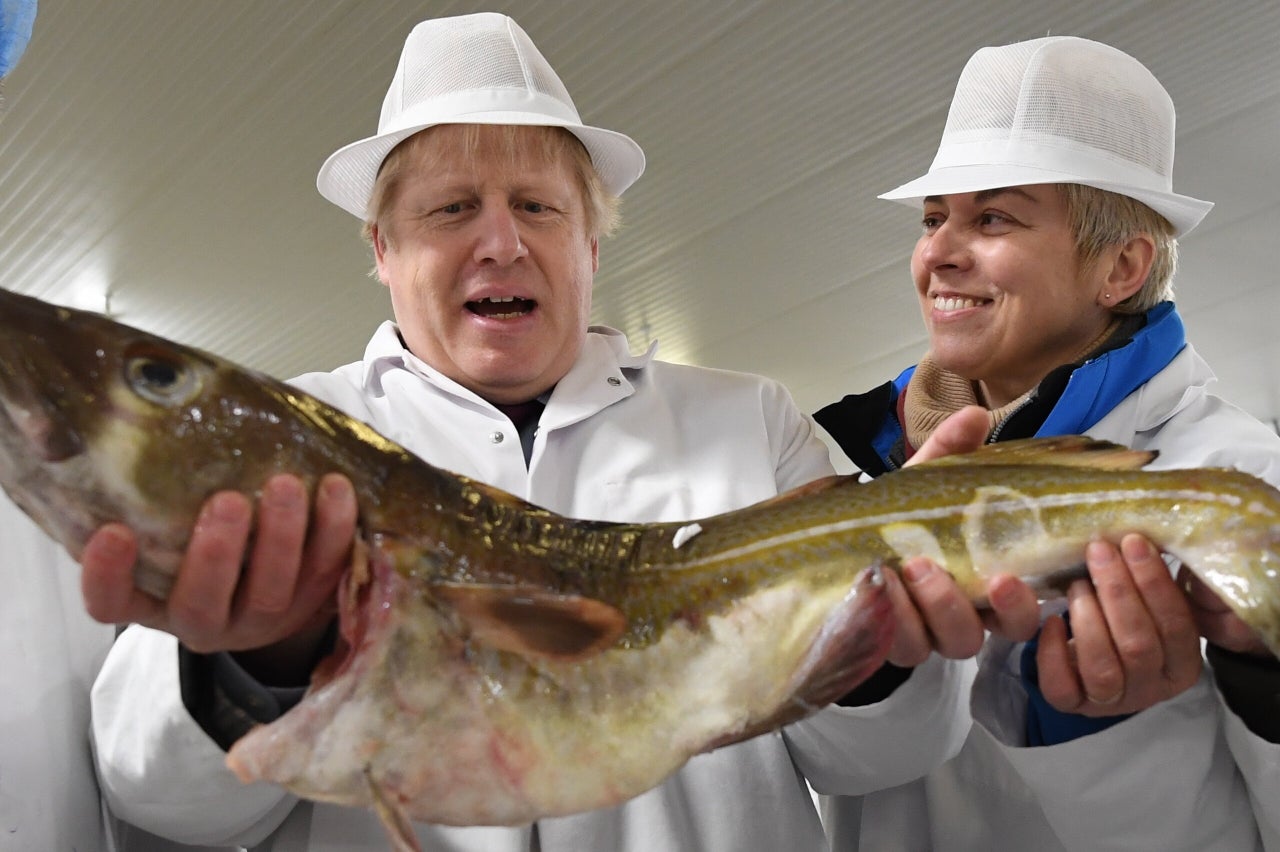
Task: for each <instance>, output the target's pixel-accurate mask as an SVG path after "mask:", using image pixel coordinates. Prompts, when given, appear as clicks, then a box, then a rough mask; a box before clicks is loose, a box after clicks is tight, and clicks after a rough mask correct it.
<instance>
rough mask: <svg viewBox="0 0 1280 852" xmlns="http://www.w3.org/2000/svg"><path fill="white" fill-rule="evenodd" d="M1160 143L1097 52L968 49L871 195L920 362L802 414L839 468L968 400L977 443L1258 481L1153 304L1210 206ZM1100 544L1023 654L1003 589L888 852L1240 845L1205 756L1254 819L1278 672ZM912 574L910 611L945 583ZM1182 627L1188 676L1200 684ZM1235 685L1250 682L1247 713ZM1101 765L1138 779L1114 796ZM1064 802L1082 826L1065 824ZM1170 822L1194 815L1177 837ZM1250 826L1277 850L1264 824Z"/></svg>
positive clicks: (1225, 794)
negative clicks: (958, 713)
mask: <svg viewBox="0 0 1280 852" xmlns="http://www.w3.org/2000/svg"><path fill="white" fill-rule="evenodd" d="M1173 129H1174V109H1173V104H1172V101H1171V100H1170V99H1169V96H1168V94H1167V93H1166V92H1165V90H1164V88H1163V87H1162V86H1161V85H1160V83H1159V82H1158V81H1157V80H1156V79H1155V77H1154V76H1152V75H1151V74H1150V72H1148V71H1147V69H1146V68H1145V67H1143V66H1142V65H1141V64H1140V63H1138V62H1137V60H1135V59H1133V58H1132V57H1130V56H1128V55H1127V54H1124V53H1122V52H1120V51H1118V50H1115V49H1114V48H1111V47H1108V46H1107V45H1103V44H1099V43H1097V42H1092V41H1086V40H1084V39H1079V38H1065V37H1059V38H1044V39H1036V40H1033V41H1028V42H1021V43H1017V44H1011V45H1006V46H1003V47H988V48H983V49H982V50H979V51H978V52H977V53H975V54H974V55H973V57H972V58H971V59H970V60H969V63H968V65H966V66H965V69H964V71H963V73H962V74H961V77H960V80H959V83H958V84H957V86H956V92H955V97H954V99H953V101H952V104H951V110H950V113H949V115H948V118H947V125H946V129H945V130H944V131H943V135H942V141H941V144H940V145H939V148H938V153H937V156H936V158H935V159H934V162H933V165H932V167H931V168H930V170H929V172H928V173H927V174H926V175H924V176H922V177H920V178H918V179H916V180H913V181H910V182H909V183H906V184H904V185H903V186H901V187H898V188H897V189H894V190H892V191H890V192H887V193H885V194H884V195H882V196H881V198H885V199H889V200H894V201H902V202H905V203H909V204H913V205H921V208H920V209H922V211H923V215H922V223H923V231H922V233H921V234H920V236H919V238H918V240H917V242H916V245H915V250H914V251H913V253H912V256H911V276H912V280H913V282H914V285H915V290H916V295H917V297H918V300H919V304H920V309H921V313H922V315H923V318H924V324H925V328H926V330H927V331H928V335H929V350H928V352H926V353H925V354H924V356H923V357H922V358H921V360H920V362H919V363H918V364H917V365H915V366H913V367H910V368H908V369H907V370H905V371H904V372H903V373H902V374H901V375H899V376H898V378H897V379H895V380H894V381H891V382H888V383H886V384H884V385H882V386H881V387H879V388H877V389H875V390H874V391H871V392H869V393H865V394H857V395H853V396H847V397H845V398H844V399H843V400H841V401H840V402H837V403H834V404H832V405H830V406H827V407H826V408H824V409H823V410H821V411H819V412H818V413H817V415H816V418H817V420H818V422H819V423H820V424H821V425H822V426H824V427H825V428H826V429H827V430H828V432H830V433H831V435H832V436H833V437H834V438H835V439H836V441H837V442H838V443H839V445H840V446H841V447H842V448H843V449H844V450H845V452H846V453H847V454H848V455H849V457H850V458H851V459H852V460H853V461H854V463H855V464H857V465H858V466H860V467H861V468H862V469H863V470H864V471H865V472H867V473H868V474H870V475H880V474H884V473H888V472H890V471H893V470H895V469H897V468H898V467H900V466H901V465H903V464H904V463H905V462H906V460H907V459H908V458H910V457H911V456H912V454H913V453H914V452H915V448H916V447H919V446H921V444H922V443H923V442H924V441H925V440H926V439H927V438H928V437H929V435H930V434H932V432H933V431H934V429H935V428H936V427H937V426H938V424H939V423H940V422H942V421H943V420H944V419H945V418H946V417H947V416H948V415H949V414H951V413H953V412H954V411H956V410H958V409H959V408H961V407H963V406H966V405H974V404H977V405H980V406H982V407H983V408H985V409H986V410H987V414H988V422H989V427H990V433H989V437H988V440H989V441H993V442H994V441H1005V440H1009V439H1013V438H1021V437H1029V436H1032V435H1061V434H1071V433H1080V432H1087V433H1088V434H1090V435H1092V436H1094V437H1097V438H1106V439H1108V440H1112V441H1116V442H1119V443H1124V444H1129V445H1131V446H1134V447H1137V448H1142V449H1154V450H1158V451H1159V453H1160V456H1159V458H1158V460H1157V462H1156V464H1155V466H1159V467H1200V466H1206V467H1207V466H1234V467H1239V468H1241V469H1244V470H1247V471H1249V472H1251V473H1253V474H1255V475H1257V476H1260V477H1263V478H1265V479H1267V480H1268V481H1269V482H1271V483H1272V484H1277V483H1280V438H1277V436H1276V434H1275V433H1274V432H1272V431H1271V430H1270V429H1269V428H1268V427H1266V426H1265V425H1263V424H1261V423H1259V422H1258V421H1256V420H1254V419H1253V418H1251V417H1249V416H1248V415H1246V414H1245V413H1244V412H1242V411H1241V410H1239V409H1237V408H1235V407H1234V406H1232V405H1230V404H1229V403H1227V402H1224V401H1223V400H1221V399H1219V398H1218V397H1216V396H1213V395H1212V394H1210V393H1209V392H1208V390H1207V389H1206V386H1207V385H1208V384H1209V382H1210V381H1212V379H1213V374H1212V372H1211V371H1210V370H1209V368H1208V366H1207V365H1206V364H1205V363H1204V361H1202V360H1201V359H1200V357H1199V356H1198V355H1197V354H1196V352H1195V350H1194V349H1193V348H1192V347H1191V346H1190V345H1189V344H1187V342H1186V340H1185V337H1184V334H1183V327H1182V322H1181V320H1180V318H1179V316H1178V312H1177V310H1176V309H1175V307H1174V305H1173V302H1172V301H1170V299H1171V297H1172V286H1171V277H1172V274H1173V268H1174V265H1175V261H1176V256H1177V242H1176V238H1177V237H1179V236H1182V235H1185V234H1186V233H1187V232H1188V231H1190V230H1191V229H1192V228H1194V227H1195V226H1196V225H1197V224H1198V223H1199V222H1200V220H1201V219H1202V218H1203V217H1204V216H1205V215H1206V214H1207V213H1208V211H1209V209H1210V207H1211V206H1212V205H1210V204H1209V203H1207V202H1203V201H1199V200H1197V199H1194V198H1189V197H1187V196H1183V195H1178V194H1176V193H1174V192H1173V188H1172V178H1171V175H1172V170H1173ZM1117 544H1119V542H1113V543H1110V544H1107V543H1099V544H1097V545H1095V547H1094V550H1093V552H1092V554H1091V560H1090V563H1089V566H1088V567H1089V572H1090V577H1091V579H1092V580H1093V583H1092V584H1090V583H1089V582H1088V581H1083V580H1082V581H1077V582H1076V583H1075V584H1074V585H1073V586H1072V587H1071V590H1070V593H1069V595H1068V603H1067V604H1066V606H1065V612H1062V610H1063V608H1062V607H1059V608H1058V609H1056V610H1055V611H1056V612H1060V613H1061V615H1051V616H1050V617H1049V618H1047V619H1046V620H1045V621H1044V624H1043V627H1042V629H1041V630H1040V632H1039V634H1038V635H1037V636H1036V638H1034V639H1032V641H1030V642H1026V643H1024V644H1019V640H1021V639H1025V638H1026V636H1025V635H1014V633H1015V632H1014V631H1012V630H1010V629H1008V627H1007V625H1008V624H1012V623H1015V622H1016V621H1018V620H1020V619H1022V618H1024V617H1025V618H1030V619H1031V622H1030V623H1031V624H1032V625H1034V624H1036V623H1038V620H1039V613H1038V611H1037V609H1036V605H1035V601H1034V598H1033V596H1032V595H1030V594H1029V593H1025V592H1023V591H1022V590H1021V588H1020V584H1018V583H1017V582H1016V581H1011V583H1010V585H1009V586H1008V587H1006V589H1007V590H1008V591H1009V595H1010V597H1009V598H1008V600H1007V601H1006V603H1007V604H1008V605H1007V606H1005V607H1003V608H998V609H997V614H996V615H994V616H989V617H988V624H989V626H990V627H991V629H992V635H991V636H990V638H989V639H988V640H987V645H986V647H985V648H984V650H983V652H982V653H981V654H980V655H979V660H980V661H981V669H980V672H979V675H978V679H977V681H976V684H975V687H974V695H973V697H972V706H973V709H974V721H975V726H974V729H973V731H972V732H971V734H970V736H969V738H968V740H967V742H966V744H965V746H964V748H963V749H962V750H961V752H960V754H959V756H958V757H956V758H955V759H954V760H952V761H951V762H950V763H949V764H948V765H947V766H945V767H943V768H942V769H941V770H939V771H938V772H936V773H934V775H933V776H931V778H930V780H929V781H928V782H927V783H925V784H919V785H914V786H911V787H908V788H906V789H904V790H903V791H900V792H901V794H902V798H901V801H903V802H906V803H908V808H909V809H911V808H913V809H915V811H917V812H918V814H919V816H920V819H919V820H918V821H916V822H915V823H914V824H916V825H920V826H922V827H921V828H919V829H916V830H918V831H921V832H923V835H922V837H921V839H920V843H919V844H914V843H907V842H904V843H901V844H900V845H902V846H907V847H910V846H914V845H920V846H929V847H930V848H940V844H939V843H938V838H939V837H940V836H947V837H950V836H963V837H966V838H968V842H969V843H970V844H971V848H977V847H982V848H997V847H998V848H1020V849H1024V848H1025V849H1043V848H1062V847H1066V848H1115V847H1116V846H1117V845H1119V846H1126V844H1127V841H1125V840H1124V838H1125V835H1126V832H1135V831H1136V832H1138V834H1136V835H1134V840H1133V843H1134V844H1136V845H1139V846H1142V847H1144V848H1170V849H1172V848H1178V849H1183V848H1186V849H1200V848H1208V847H1209V846H1214V847H1215V848H1253V846H1254V844H1255V843H1256V840H1255V839H1254V838H1255V828H1254V824H1253V823H1254V820H1250V818H1249V816H1248V814H1247V813H1242V810H1243V809H1242V808H1240V806H1239V803H1240V802H1241V801H1248V799H1247V798H1241V797H1242V796H1243V791H1242V790H1241V789H1240V780H1239V776H1238V775H1236V774H1235V769H1234V768H1233V767H1232V765H1231V764H1232V760H1231V758H1232V757H1233V758H1234V759H1235V761H1236V764H1237V765H1238V766H1239V768H1240V769H1241V771H1242V772H1243V773H1244V775H1245V777H1246V778H1247V779H1248V781H1249V782H1250V783H1251V784H1252V785H1253V786H1254V790H1253V793H1254V797H1255V798H1254V799H1253V801H1269V800H1270V801H1274V797H1275V796H1276V795H1277V791H1276V790H1275V777H1274V773H1273V772H1270V771H1269V770H1265V769H1263V768H1262V767H1265V766H1267V765H1275V762H1276V761H1277V760H1280V745H1277V744H1276V740H1277V739H1280V736H1277V734H1280V731H1277V728H1276V726H1275V725H1274V723H1272V722H1271V721H1270V719H1271V714H1272V712H1273V711H1272V710H1270V709H1269V708H1270V707H1274V701H1275V700H1276V698H1277V697H1280V665H1278V664H1277V662H1276V660H1275V659H1274V658H1273V657H1271V655H1270V654H1269V653H1268V652H1267V651H1266V650H1265V648H1264V647H1263V646H1262V644H1261V643H1260V642H1259V641H1258V639H1257V637H1255V636H1252V635H1251V634H1250V633H1249V631H1248V630H1247V629H1244V628H1243V626H1242V625H1241V624H1239V623H1235V621H1234V619H1232V618H1231V617H1230V616H1229V615H1224V614H1223V613H1222V608H1221V605H1220V604H1219V603H1218V602H1217V600H1216V599H1215V598H1214V597H1213V596H1212V595H1210V594H1207V593H1206V592H1205V590H1204V589H1203V588H1201V587H1200V586H1199V585H1198V584H1197V583H1196V582H1195V581H1194V580H1193V579H1192V578H1190V577H1189V576H1186V574H1185V572H1184V574H1183V575H1181V576H1180V578H1179V579H1180V580H1181V583H1179V582H1175V578H1174V577H1173V575H1172V574H1171V573H1170V571H1169V570H1168V569H1167V568H1166V566H1165V563H1164V562H1163V561H1162V560H1161V559H1159V558H1157V554H1156V552H1155V550H1154V549H1153V548H1151V547H1150V545H1149V543H1146V542H1144V541H1143V540H1142V539H1141V538H1139V537H1136V536H1134V537H1129V538H1127V539H1125V540H1124V542H1123V550H1122V551H1121V550H1120V549H1119V548H1118V547H1117ZM921 577H922V579H921V581H920V582H919V583H918V584H915V585H912V587H911V593H912V594H913V595H916V596H923V595H925V594H927V593H928V583H929V582H930V581H931V579H932V582H934V583H935V585H936V584H943V585H945V584H946V583H947V582H949V581H948V580H947V578H945V577H940V576H938V574H937V573H934V574H930V573H929V572H927V571H926V572H924V573H923V574H922V575H921ZM909 585H911V584H909ZM1183 586H1185V588H1186V590H1187V591H1188V592H1189V593H1184V591H1183ZM997 603H999V601H997V600H995V599H994V598H993V605H995V604H997ZM1019 613H1021V614H1019ZM1197 629H1198V631H1199V633H1202V634H1203V636H1204V637H1205V638H1207V639H1208V640H1209V643H1210V645H1209V649H1210V650H1209V652H1208V653H1209V660H1210V661H1212V662H1214V663H1215V666H1214V670H1215V678H1214V679H1210V678H1208V677H1201V670H1202V667H1203V665H1204V661H1203V660H1202V658H1201V650H1200V648H1201V644H1200V641H1199V640H1200V636H1199V635H1197ZM1259 683H1266V684H1269V686H1268V687H1267V688H1265V689H1263V690H1262V695H1261V697H1260V695H1259V693H1258V692H1256V691H1253V687H1254V686H1256V685H1257V684H1259ZM1215 686H1216V687H1217V689H1215V688H1214V687H1215ZM1246 687H1247V688H1246ZM1219 702H1221V703H1223V704H1225V706H1226V707H1227V708H1228V709H1227V710H1226V712H1225V718H1226V732H1225V736H1224V734H1223V732H1222V731H1221V730H1220V729H1219V723H1218V719H1219V712H1218V706H1217V705H1218V704H1219ZM1175 740H1176V741H1179V742H1182V743H1186V744H1188V745H1187V747H1188V748H1192V749H1195V750H1197V751H1198V753H1199V754H1200V755H1202V758H1203V762H1202V764H1201V765H1203V766H1213V767H1217V768H1216V769H1212V770H1208V771H1205V772H1202V773H1200V774H1198V775H1197V774H1191V775H1188V774H1187V773H1186V771H1185V767H1186V763H1185V759H1184V758H1183V757H1182V756H1181V754H1179V756H1178V757H1177V758H1173V759H1172V760H1176V761H1177V762H1176V763H1173V762H1171V757H1170V755H1168V754H1166V753H1165V752H1166V751H1168V750H1167V749H1166V748H1165V746H1164V745H1163V743H1166V742H1169V741H1175ZM1227 742H1229V743H1230V752H1231V753H1230V755H1228V754H1227V751H1228V749H1227V746H1226V745H1225V743H1227ZM1032 746H1035V748H1031V747H1032ZM1121 764H1123V765H1125V766H1130V767H1141V770H1140V771H1141V773H1142V777H1143V778H1144V779H1147V780H1146V781H1144V783H1143V784H1142V785H1138V786H1134V785H1125V784H1123V783H1121V782H1120V781H1119V780H1118V779H1119V778H1121V777H1122V776H1121V775H1120V774H1119V773H1117V771H1116V770H1117V769H1118V768H1119V766H1120V765H1121ZM958 778H964V779H965V785H962V786H956V785H954V784H952V783H951V782H952V779H958ZM1156 779H1160V780H1156ZM975 781H976V782H977V783H976V788H980V789H981V790H996V789H999V790H1004V791H1010V795H1014V796H1016V797H1017V798H1018V800H1019V801H1020V802H1021V805H1020V807H1019V808H1018V809H1017V810H1016V816H1014V817H1012V818H1011V817H1010V816H1009V813H1010V809H1009V808H1008V806H1007V801H993V800H992V799H990V798H989V797H988V796H986V795H984V794H983V793H981V792H975V791H974V789H968V788H973V787H974V786H975ZM1080 784H1088V785H1089V794H1088V796H1087V797H1082V796H1081V795H1079V788H1078V787H1077V786H1076V785H1080ZM1085 800H1087V801H1088V802H1089V803H1090V805H1089V810H1088V812H1087V813H1086V812H1084V811H1080V812H1076V811H1074V810H1073V809H1074V808H1075V807H1076V806H1077V805H1078V803H1079V802H1080V801H1085ZM1102 801H1106V802H1107V803H1108V804H1107V805H1106V806H1103V807H1100V806H1099V803H1100V802H1102ZM1179 802H1182V803H1183V804H1182V806H1179V804H1178V803H1179ZM1033 803H1039V804H1033ZM1206 803H1208V804H1206ZM866 808H867V805H865V804H863V803H862V802H859V801H855V800H849V799H841V798H834V799H831V800H829V801H828V802H827V803H826V811H827V814H826V816H827V823H828V827H829V829H830V830H831V831H832V833H833V848H841V849H857V848H861V847H860V845H859V844H860V842H861V841H862V840H863V839H864V838H865V837H866V835H865V832H864V825H865V823H864V822H863V821H862V817H861V816H860V814H865V813H866ZM1172 812H1181V813H1188V814H1189V813H1193V812H1195V813H1197V814H1199V816H1197V818H1196V819H1197V822H1196V824H1195V825H1194V826H1191V825H1186V824H1183V823H1181V822H1179V821H1178V820H1170V819H1169V814H1170V813H1172ZM943 813H949V814H961V813H963V814H966V815H967V816H965V817H964V818H963V819H962V820H961V821H962V822H963V823H964V825H963V826H960V825H958V824H951V823H945V824H944V823H937V824H929V823H928V821H927V819H926V818H925V815H926V814H943ZM1254 817H1255V818H1256V823H1257V825H1258V828H1259V829H1260V830H1261V831H1262V832H1263V833H1264V835H1265V836H1267V837H1269V838H1280V829H1278V828H1277V825H1276V823H1275V820H1276V815H1275V809H1274V808H1271V809H1270V810H1269V811H1267V812H1265V813H1264V812H1261V811H1259V812H1258V813H1255V814H1254ZM957 819H961V818H959V817H957ZM1241 819H1243V820H1244V821H1245V822H1244V824H1243V825H1242V824H1241V823H1240V820H1241ZM1214 826H1218V827H1219V828H1215V827H1214ZM1222 826H1230V828H1229V829H1227V828H1221V827H1222ZM1220 829H1221V830H1222V831H1224V832H1225V831H1237V832H1240V834H1238V835H1237V838H1236V839H1234V840H1228V839H1226V838H1227V835H1226V834H1219V833H1218V832H1219V830H1220ZM1157 838H1159V839H1157ZM941 846H946V843H945V842H944V843H942V844H941Z"/></svg>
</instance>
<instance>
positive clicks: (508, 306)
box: [466, 296, 538, 320]
mask: <svg viewBox="0 0 1280 852" xmlns="http://www.w3.org/2000/svg"><path fill="white" fill-rule="evenodd" d="M466 307H467V310H468V311H470V312H471V313H473V314H475V315H476V316H479V317H484V318H485V319H496V320H509V319H519V318H520V317H523V316H526V315H528V314H530V313H532V312H533V311H534V309H535V308H537V307H538V303H537V302H536V301H534V300H533V299H527V298H524V297H523V296H486V297H484V298H482V299H473V300H470V301H468V302H467V303H466Z"/></svg>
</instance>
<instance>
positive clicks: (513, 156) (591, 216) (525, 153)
mask: <svg viewBox="0 0 1280 852" xmlns="http://www.w3.org/2000/svg"><path fill="white" fill-rule="evenodd" d="M438 126H439V125H437V127H438ZM461 126H462V127H464V128H465V129H466V133H465V136H464V139H463V145H464V149H465V151H466V152H467V154H468V155H469V156H474V155H475V154H476V152H477V151H479V149H480V147H481V144H482V141H483V140H482V134H486V131H490V130H491V129H499V130H501V131H502V132H501V134H500V135H499V136H498V138H497V144H498V146H499V150H500V151H501V152H502V155H503V156H505V157H506V158H507V159H508V161H509V162H511V163H512V164H514V165H520V164H522V163H529V162H537V163H553V162H556V161H557V160H559V159H560V158H562V157H568V158H569V160H570V163H571V165H572V167H573V171H574V173H575V174H576V175H577V178H578V188H579V189H580V190H581V192H582V201H583V207H584V210H585V214H586V223H587V233H588V234H589V235H590V236H592V237H607V236H609V235H610V234H612V233H613V231H614V230H615V229H616V228H617V227H618V221H619V215H618V208H619V204H620V202H619V199H618V196H616V195H614V194H612V193H611V192H609V191H608V190H607V189H605V186H604V182H603V181H602V180H601V179H600V174H599V172H597V171H596V168H595V165H593V164H592V162H591V155H590V154H589V153H587V149H586V148H585V147H583V144H582V143H581V142H580V141H578V137H576V136H574V135H573V134H572V133H570V132H569V131H567V130H565V129H564V128H562V127H542V126H527V125H511V124H502V125H483V124H467V125H461ZM432 130H435V128H434V127H430V128H427V129H426V130H423V131H421V132H419V133H415V134H413V135H412V136H410V137H409V138H408V139H405V140H404V141H403V142H401V143H400V144H399V145H397V146H396V147H394V148H392V149H391V153H389V154H387V157H386V159H384V160H383V161H382V166H381V167H380V169H379V171H378V177H377V179H375V180H374V182H373V191H372V192H371V193H370V196H369V207H368V209H369V211H370V213H369V217H370V218H369V221H367V222H365V223H364V230H363V233H364V237H365V239H366V240H370V241H371V240H372V238H373V231H372V229H373V225H375V224H378V223H379V222H381V221H383V220H384V219H385V218H386V216H387V214H388V212H389V211H390V209H391V207H392V205H394V204H395V201H396V193H397V191H398V190H399V188H400V184H401V182H402V180H403V178H404V176H405V174H407V173H408V172H410V171H412V170H419V169H421V170H427V171H429V170H431V169H432V168H434V167H435V166H436V163H435V162H433V158H432V156H431V154H430V148H429V147H428V146H427V145H426V141H427V140H428V139H429V138H430V136H431V131H432ZM530 130H534V131H540V132H537V133H535V134H534V135H532V137H531V136H530V134H529V133H528V131H530ZM486 135H487V134H486ZM530 138H533V139H535V140H536V144H535V145H533V146H530V145H528V144H527V140H529V139H530Z"/></svg>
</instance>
